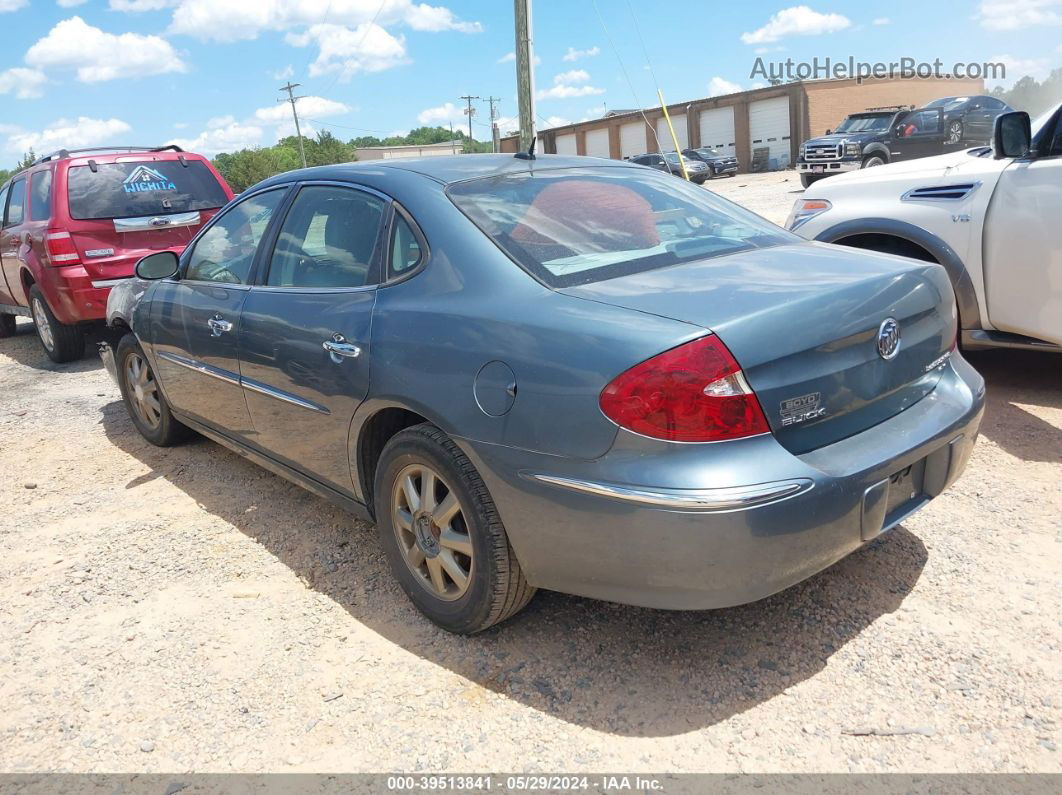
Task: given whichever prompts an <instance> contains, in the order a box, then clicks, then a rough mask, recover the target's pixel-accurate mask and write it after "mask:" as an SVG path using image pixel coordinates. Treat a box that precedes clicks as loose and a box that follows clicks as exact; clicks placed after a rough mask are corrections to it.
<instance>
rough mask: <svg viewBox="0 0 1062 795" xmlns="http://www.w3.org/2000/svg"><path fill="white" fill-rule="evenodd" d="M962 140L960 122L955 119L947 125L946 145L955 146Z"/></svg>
mask: <svg viewBox="0 0 1062 795" xmlns="http://www.w3.org/2000/svg"><path fill="white" fill-rule="evenodd" d="M961 140H962V122H961V121H959V120H958V119H956V120H955V121H953V122H951V123H950V124H949V125H948V143H949V144H957V143H959V141H961Z"/></svg>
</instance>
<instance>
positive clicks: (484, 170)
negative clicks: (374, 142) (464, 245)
mask: <svg viewBox="0 0 1062 795" xmlns="http://www.w3.org/2000/svg"><path fill="white" fill-rule="evenodd" d="M602 167H606V168H607V167H615V168H633V167H634V166H631V165H629V164H627V163H625V162H624V161H622V160H610V159H607V158H600V157H578V156H571V155H536V156H535V159H534V160H524V159H521V158H517V157H514V156H513V155H512V154H507V153H506V154H496V155H495V154H482V155H439V156H435V157H402V158H395V159H393V160H363V161H360V162H355V163H338V164H336V165H331V166H315V167H313V168H308V169H299V170H296V171H289V172H287V173H285V174H280V175H278V176H276V177H273V178H271V179H268V180H266V181H265V182H263V183H262V185H263V186H265V185H266V184H267V183H268V184H277V183H281V182H295V181H298V180H300V179H335V180H347V179H352V178H356V177H357V176H358V175H359V173H361V172H369V171H373V172H375V173H377V174H379V171H378V169H381V168H383V169H390V170H395V171H408V172H413V173H416V174H419V175H421V176H424V177H428V178H429V179H432V180H435V181H436V182H440V183H442V184H443V185H449V184H452V183H454V182H463V181H464V180H469V179H477V178H480V177H493V176H499V175H501V174H511V173H519V172H524V171H529V170H530V171H542V170H545V169H557V168H602Z"/></svg>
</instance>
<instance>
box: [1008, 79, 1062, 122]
mask: <svg viewBox="0 0 1062 795" xmlns="http://www.w3.org/2000/svg"><path fill="white" fill-rule="evenodd" d="M991 94H992V96H993V97H995V98H996V99H1001V100H1003V101H1004V102H1006V103H1007V104H1008V105H1010V106H1011V107H1012V108H1014V110H1024V111H1026V112H1027V113H1028V114H1029V115H1030V116H1032V117H1033V118H1036V117H1037V116H1039V115H1040V114H1041V113H1043V112H1044V111H1045V110H1047V109H1048V108H1050V107H1052V106H1054V104H1055V103H1057V102H1058V101H1059V99H1060V98H1062V69H1055V70H1054V71H1053V72H1051V74H1050V75H1048V76H1047V77H1046V78H1045V79H1044V81H1043V82H1042V83H1040V82H1037V80H1036V79H1035V78H1033V77H1030V76H1029V75H1026V76H1025V77H1022V78H1021V79H1020V80H1017V81H1016V82H1015V83H1014V85H1012V86H1011V87H1010V88H1007V89H1004V88H1002V87H1001V86H996V87H995V88H994V89H992V91H991Z"/></svg>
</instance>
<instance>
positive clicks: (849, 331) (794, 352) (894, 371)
mask: <svg viewBox="0 0 1062 795" xmlns="http://www.w3.org/2000/svg"><path fill="white" fill-rule="evenodd" d="M561 292H563V293H566V294H569V295H574V296H578V297H581V298H586V299H590V300H595V301H601V302H604V303H608V304H613V305H618V306H623V307H627V308H630V309H636V310H639V311H642V312H648V313H651V314H654V315H660V316H663V317H669V318H673V319H676V320H681V321H684V322H687V323H691V324H694V325H698V326H702V327H703V328H705V329H708V330H710V331H712V332H714V333H716V334H718V335H719V337H720V339H722V341H723V342H724V343H725V344H726V346H727V347H728V348H729V349H730V350H731V352H732V353H733V354H734V356H735V357H736V359H737V361H738V362H739V363H740V365H741V367H742V369H743V371H744V374H745V378H746V379H747V381H748V383H749V385H750V386H751V387H752V389H753V390H754V391H755V393H756V395H757V397H758V398H759V400H760V403H761V405H762V407H763V410H764V413H765V415H766V417H767V421H768V423H769V424H770V426H771V430H772V431H773V432H774V434H775V436H776V437H777V438H778V440H779V441H780V442H781V443H782V444H783V445H784V446H785V447H786V448H787V449H789V450H791V451H792V452H794V453H801V452H806V451H808V450H812V449H815V448H817V447H820V446H822V445H825V444H830V443H831V442H834V441H837V440H839V439H843V438H845V437H848V436H851V435H853V434H855V433H858V432H860V431H862V430H864V429H866V428H869V427H871V426H873V425H876V424H878V423H880V422H882V421H884V420H886V419H888V418H889V417H891V416H894V415H895V414H898V413H899V412H901V411H904V410H905V409H906V408H908V407H909V406H911V405H913V404H914V403H916V402H918V401H919V400H921V399H922V398H923V397H925V396H926V395H927V394H928V393H929V392H931V391H932V390H933V388H934V386H935V385H936V383H937V381H938V380H939V378H940V371H941V366H942V365H943V363H944V362H945V361H946V359H947V356H948V355H949V352H950V350H951V348H952V346H953V343H954V339H955V327H956V325H955V324H956V315H955V309H954V295H953V293H952V290H951V285H950V282H949V281H948V277H947V274H946V273H945V271H944V269H943V268H941V267H940V266H939V265H936V264H933V263H926V262H918V261H915V260H908V259H902V258H896V257H890V256H887V255H883V254H875V253H871V252H865V251H857V250H855V249H846V248H842V247H838V246H829V245H826V244H819V243H815V244H798V245H785V246H775V247H768V248H760V249H753V250H748V251H744V252H741V253H738V254H733V255H729V256H722V257H716V258H711V259H704V260H699V261H696V262H691V263H686V264H682V265H675V266H672V267H667V268H660V269H657V270H651V271H645V272H641V273H636V274H631V275H626V276H622V277H618V278H614V279H608V280H605V281H601V282H597V283H592V284H586V285H580V286H575V287H567V288H562V289H561ZM890 320H891V321H894V322H895V323H896V324H897V327H898V328H897V333H898V335H899V340H900V342H899V349H898V350H897V351H896V352H895V353H894V354H892V355H890V356H889V357H888V358H885V356H884V355H883V353H882V352H881V351H879V344H878V343H879V336H881V335H882V334H883V333H884V332H885V331H888V329H887V328H886V329H885V330H884V331H883V324H886V321H890ZM885 353H890V352H889V351H888V350H887V346H886V350H885Z"/></svg>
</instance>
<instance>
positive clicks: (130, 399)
mask: <svg viewBox="0 0 1062 795" xmlns="http://www.w3.org/2000/svg"><path fill="white" fill-rule="evenodd" d="M114 361H115V367H116V369H117V370H118V388H119V389H120V390H121V392H122V401H123V402H124V403H125V408H126V411H128V412H129V419H131V420H132V421H133V425H134V426H135V427H136V429H137V431H139V432H140V435H141V436H143V437H144V438H145V439H147V440H148V441H149V442H151V443H152V444H153V445H155V446H156V447H170V446H172V445H175V444H177V443H179V442H183V441H184V440H185V439H187V438H189V437H190V436H191V435H192V430H191V429H190V428H189V427H188V426H187V425H183V424H182V423H181V422H180V421H179V420H177V419H176V418H175V417H174V416H173V412H172V411H171V410H170V404H169V403H167V402H166V397H165V396H164V395H163V394H162V389H161V387H160V386H159V383H158V381H156V380H155V373H154V371H153V370H152V369H151V365H150V364H149V363H148V360H147V357H146V356H145V355H144V349H143V348H141V347H140V343H139V342H138V341H137V338H136V337H135V336H134V335H132V334H126V335H125V336H124V337H122V339H121V340H120V341H119V342H118V349H117V351H116V352H115V355H114ZM138 387H139V389H138ZM151 398H153V400H152V399H151Z"/></svg>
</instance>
